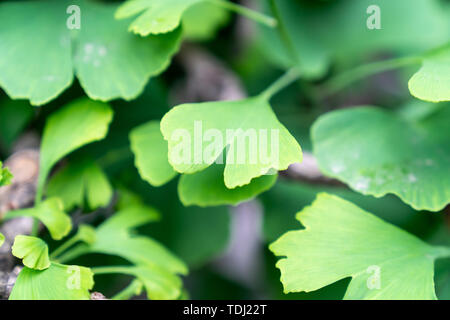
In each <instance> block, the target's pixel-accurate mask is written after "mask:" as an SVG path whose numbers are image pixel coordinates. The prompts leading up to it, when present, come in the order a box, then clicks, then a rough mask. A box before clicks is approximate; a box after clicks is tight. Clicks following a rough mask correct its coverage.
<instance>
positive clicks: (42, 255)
mask: <svg viewBox="0 0 450 320" xmlns="http://www.w3.org/2000/svg"><path fill="white" fill-rule="evenodd" d="M12 254H13V255H14V256H15V257H17V258H19V259H23V260H22V262H23V264H24V265H25V266H26V267H28V268H30V269H36V270H44V269H47V268H48V267H49V266H50V258H49V256H48V246H47V244H46V243H45V242H44V241H43V240H41V239H39V238H36V237H29V236H23V235H18V236H16V238H15V239H14V244H13V246H12Z"/></svg>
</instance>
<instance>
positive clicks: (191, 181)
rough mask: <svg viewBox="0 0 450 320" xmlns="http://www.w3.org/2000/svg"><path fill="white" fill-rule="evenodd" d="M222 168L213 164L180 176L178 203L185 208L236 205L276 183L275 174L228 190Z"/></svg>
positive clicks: (222, 166)
mask: <svg viewBox="0 0 450 320" xmlns="http://www.w3.org/2000/svg"><path fill="white" fill-rule="evenodd" d="M224 168H225V166H224V165H219V164H213V165H211V166H209V167H208V168H206V169H205V170H203V171H200V172H196V173H193V174H184V175H182V176H181V178H180V181H179V183H178V195H179V197H180V201H181V202H182V203H183V204H184V205H185V206H189V205H198V206H201V207H206V206H218V205H223V204H232V205H237V204H239V203H241V202H243V201H248V200H249V199H251V198H253V197H255V196H256V195H258V194H260V193H262V192H264V191H266V190H269V189H270V188H271V187H272V186H273V185H274V184H275V182H276V181H277V174H269V175H264V176H261V177H258V178H255V179H254V180H252V182H251V183H249V184H247V185H245V186H242V187H238V188H234V189H228V188H227V187H226V186H225V184H224V181H223V176H222V175H223V171H224Z"/></svg>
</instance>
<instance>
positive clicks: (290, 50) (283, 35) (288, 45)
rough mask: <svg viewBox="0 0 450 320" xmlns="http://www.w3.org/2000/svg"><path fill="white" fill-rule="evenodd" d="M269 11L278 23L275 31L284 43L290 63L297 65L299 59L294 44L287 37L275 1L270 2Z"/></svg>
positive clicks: (287, 34)
mask: <svg viewBox="0 0 450 320" xmlns="http://www.w3.org/2000/svg"><path fill="white" fill-rule="evenodd" d="M270 9H271V11H272V14H273V16H274V17H275V18H276V20H277V22H278V24H277V30H278V33H279V34H280V38H281V40H282V41H283V42H284V46H285V47H286V49H287V51H288V53H289V55H290V56H291V59H292V61H294V62H295V63H298V62H299V59H298V55H297V53H296V50H295V46H294V43H293V42H292V40H291V37H290V36H289V33H288V31H287V28H286V25H285V24H284V22H283V19H282V18H281V13H280V9H279V8H278V5H277V3H276V0H270Z"/></svg>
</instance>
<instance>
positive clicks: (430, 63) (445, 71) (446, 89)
mask: <svg viewBox="0 0 450 320" xmlns="http://www.w3.org/2000/svg"><path fill="white" fill-rule="evenodd" d="M408 86H409V91H410V92H411V94H412V95H413V96H415V97H416V98H419V99H421V100H425V101H431V102H440V101H450V45H447V46H446V47H445V48H442V49H438V50H435V51H433V52H431V53H430V54H428V55H426V56H424V58H423V62H422V68H421V69H420V70H419V71H418V72H417V73H415V74H414V75H413V76H412V78H411V79H410V80H409V84H408Z"/></svg>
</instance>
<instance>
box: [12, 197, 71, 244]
mask: <svg viewBox="0 0 450 320" xmlns="http://www.w3.org/2000/svg"><path fill="white" fill-rule="evenodd" d="M63 208H64V205H63V202H62V201H61V199H59V198H48V199H46V200H45V201H43V202H41V203H39V204H37V205H36V206H35V207H34V208H29V209H21V210H14V211H9V212H8V213H7V214H6V215H5V219H12V218H16V217H34V218H36V219H39V220H40V221H41V222H42V223H43V224H44V225H45V226H46V227H47V229H48V231H49V232H50V235H51V236H52V238H53V239H55V240H60V239H62V238H63V237H65V236H66V235H67V234H68V233H69V232H70V230H71V229H72V221H71V220H70V217H69V216H68V215H67V214H66V213H65V212H64V211H63Z"/></svg>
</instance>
